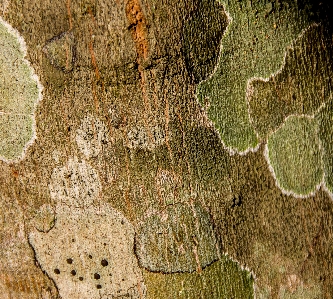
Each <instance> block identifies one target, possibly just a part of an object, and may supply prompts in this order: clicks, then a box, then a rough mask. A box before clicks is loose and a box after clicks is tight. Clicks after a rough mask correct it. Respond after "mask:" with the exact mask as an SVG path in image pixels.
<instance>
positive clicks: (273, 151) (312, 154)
mask: <svg viewBox="0 0 333 299" xmlns="http://www.w3.org/2000/svg"><path fill="white" fill-rule="evenodd" d="M267 148H268V153H267V154H268V157H267V158H268V160H269V162H270V164H271V167H272V168H273V170H274V173H275V176H276V180H277V183H278V185H279V187H280V188H282V189H283V190H285V191H287V192H291V193H295V194H297V195H302V196H304V195H308V194H309V193H311V192H314V191H315V190H316V187H317V186H318V185H319V184H320V183H321V181H322V177H323V170H322V154H321V150H320V145H319V138H318V136H317V123H316V121H315V120H314V119H311V118H310V117H306V116H290V117H289V118H288V119H287V120H286V121H285V123H284V124H283V125H282V127H281V128H279V129H278V130H277V131H276V132H275V133H274V134H272V135H271V137H270V138H269V139H268V144H267Z"/></svg>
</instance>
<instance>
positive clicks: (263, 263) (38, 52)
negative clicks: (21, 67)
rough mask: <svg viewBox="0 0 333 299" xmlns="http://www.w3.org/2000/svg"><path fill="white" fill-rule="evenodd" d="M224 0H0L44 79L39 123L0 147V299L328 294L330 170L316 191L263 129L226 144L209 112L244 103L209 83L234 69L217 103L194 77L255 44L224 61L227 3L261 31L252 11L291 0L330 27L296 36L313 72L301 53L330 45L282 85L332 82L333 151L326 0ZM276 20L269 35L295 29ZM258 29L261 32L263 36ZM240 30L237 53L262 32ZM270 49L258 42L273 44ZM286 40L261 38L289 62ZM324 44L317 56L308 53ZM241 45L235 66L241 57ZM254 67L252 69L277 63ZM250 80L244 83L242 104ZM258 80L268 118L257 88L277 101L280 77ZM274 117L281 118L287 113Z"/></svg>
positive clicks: (262, 17)
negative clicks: (32, 133)
mask: <svg viewBox="0 0 333 299" xmlns="http://www.w3.org/2000/svg"><path fill="white" fill-rule="evenodd" d="M225 2H226V1H221V3H220V2H219V1H208V0H202V1H199V0H190V1H176V0H165V1H157V0H128V1H127V0H126V1H121V0H112V1H102V0H80V1H74V0H72V1H70V0H67V1H65V0H64V1H56V2H54V1H49V0H44V1H39V0H7V1H5V0H4V1H3V2H2V3H1V5H0V13H1V17H2V18H3V20H4V21H5V22H7V23H9V24H10V25H11V26H12V27H13V28H15V29H17V30H18V32H19V34H20V35H21V36H22V38H23V39H24V40H25V42H26V44H27V56H26V59H27V60H28V61H29V62H30V64H31V67H32V68H33V69H34V71H35V73H36V74H37V76H38V78H39V80H40V82H41V84H42V85H43V87H44V89H43V99H42V101H41V102H40V103H39V104H38V105H37V106H36V111H35V113H34V117H35V119H36V128H35V130H36V136H37V138H36V140H35V141H34V142H33V143H32V144H31V145H30V146H29V147H28V149H27V151H26V153H25V155H24V157H23V159H22V160H20V161H18V162H12V163H8V161H2V160H0V187H1V188H0V273H1V274H0V290H1V293H0V298H6V299H7V298H15V299H16V298H23V299H24V298H29V299H30V298H48V299H50V298H62V299H65V298H69V297H68V296H70V297H71V299H72V298H76V297H77V298H108V297H111V298H114V297H116V298H189V299H190V298H193V299H194V298H216V299H217V298H225V299H227V298H240V299H243V298H246V299H247V298H279V299H280V298H295V299H296V298H309V299H310V298H311V299H312V298H331V297H332V296H333V293H332V290H333V276H332V273H333V269H332V265H333V263H332V252H333V251H332V249H333V238H332V234H333V232H332V227H333V201H332V198H331V196H332V195H331V194H330V193H329V192H327V190H326V186H325V185H324V184H322V185H321V187H320V189H319V190H316V192H315V193H314V194H313V195H309V196H306V197H305V198H297V197H293V196H292V195H286V194H284V193H283V190H281V189H280V188H279V186H278V184H277V182H276V180H275V178H274V176H273V174H272V172H271V165H270V164H269V163H268V162H269V161H267V159H265V140H264V141H262V143H260V144H258V148H257V150H256V151H254V152H251V151H250V152H248V153H246V154H242V155H239V154H237V153H231V152H230V149H227V148H226V147H225V146H224V139H223V134H221V132H222V131H221V130H220V129H221V127H218V126H216V122H215V120H216V119H214V117H215V116H216V115H217V116H221V115H224V114H225V113H226V112H227V113H231V114H232V113H235V111H234V110H233V109H229V108H230V107H231V106H230V107H229V108H228V109H229V110H225V111H224V110H222V109H221V107H222V105H221V103H222V102H223V101H225V100H228V101H230V98H223V97H219V96H216V95H218V93H219V92H220V89H219V88H220V87H223V88H225V86H222V85H221V86H215V87H214V88H215V89H216V90H215V89H214V90H215V91H216V92H215V91H214V92H215V93H214V96H216V101H215V102H214V101H211V100H210V99H209V98H208V97H204V96H202V93H201V91H202V89H200V88H198V86H199V84H206V83H207V82H208V81H209V80H211V78H213V77H214V78H215V79H214V80H217V81H219V80H220V81H221V78H222V76H224V77H228V78H233V77H234V78H236V79H237V80H238V79H239V78H243V77H242V76H243V75H244V73H246V71H244V70H242V69H241V67H242V66H244V65H245V63H247V64H250V65H251V64H252V63H254V61H255V59H256V58H253V57H252V56H251V55H252V54H251V55H250V56H247V55H245V58H247V59H250V60H249V61H245V60H244V61H243V60H239V61H238V62H237V61H228V60H227V58H226V57H229V56H228V55H229V54H230V52H228V53H227V54H226V56H225V57H224V58H223V59H226V60H225V61H226V64H224V63H223V61H222V60H221V57H220V56H219V55H220V53H222V51H223V47H226V44H224V43H223V40H225V38H226V37H228V34H229V35H230V34H234V35H231V36H229V37H231V40H234V41H235V40H237V39H236V37H237V38H242V36H240V34H241V29H240V27H239V31H237V30H238V29H237V30H236V31H235V32H232V31H231V30H230V28H232V27H230V26H231V20H230V18H228V16H227V14H229V13H230V11H228V10H227V8H228V7H229V8H233V9H234V8H235V7H236V8H238V6H240V7H241V9H243V10H242V11H241V13H242V19H241V23H242V24H243V25H244V26H245V25H246V26H247V27H246V28H247V29H246V30H247V31H248V33H249V34H250V35H251V34H254V31H251V30H252V29H251V28H252V27H251V26H252V25H253V24H252V25H251V24H250V22H251V21H253V20H255V22H258V24H259V25H258V24H257V25H258V26H259V27H260V26H262V27H260V28H264V27H265V26H266V25H267V24H271V23H270V22H273V21H274V22H275V21H276V22H277V23H276V24H277V25H279V22H284V21H285V20H282V19H283V18H285V17H287V16H290V12H292V14H295V16H296V15H297V18H300V19H301V20H302V22H301V24H302V26H303V25H304V24H306V25H309V26H310V25H311V24H313V23H314V22H316V23H319V22H321V26H323V27H320V28H325V40H322V39H321V36H322V35H321V34H322V31H320V32H319V31H318V32H317V31H312V32H311V33H310V35H311V34H312V35H313V36H314V37H316V38H317V39H316V42H317V41H318V40H319V41H320V40H322V41H323V42H322V43H321V44H320V46H318V47H316V49H315V51H310V50H307V48H306V47H307V45H300V47H299V48H298V49H297V51H298V52H297V55H294V56H293V59H294V61H292V63H291V65H292V64H295V65H297V66H299V68H298V69H297V70H298V71H299V72H302V68H303V67H306V63H304V61H319V62H320V64H318V66H320V67H319V68H316V66H312V67H313V68H314V69H315V70H316V71H317V72H319V73H320V75H321V76H322V77H321V76H318V77H316V80H317V81H315V83H313V82H307V80H310V79H311V80H312V79H313V80H315V79H314V78H312V77H311V76H310V74H308V72H304V75H302V76H301V75H299V76H297V78H298V79H299V81H301V83H302V84H301V87H302V89H301V90H300V89H297V86H296V85H293V84H291V83H290V82H291V81H292V80H293V74H290V72H291V71H289V70H290V69H293V68H292V67H289V66H288V67H286V68H285V70H284V71H282V72H281V73H280V74H279V77H278V80H279V81H278V83H276V84H278V86H279V88H281V89H283V90H284V93H285V94H288V90H285V89H289V87H290V86H293V88H296V89H297V90H295V93H296V94H297V96H298V97H299V98H300V101H301V100H302V99H304V98H302V95H303V94H304V95H306V96H308V97H310V96H311V95H313V94H316V92H315V90H312V89H311V88H312V87H313V86H314V87H315V89H318V90H319V89H322V90H320V94H323V95H325V99H323V102H320V103H327V104H325V105H326V106H323V107H321V109H322V110H319V111H320V113H319V114H318V117H317V116H316V117H315V118H314V120H313V121H316V122H319V125H318V127H319V133H318V136H319V137H318V138H320V140H321V142H323V145H322V146H323V148H324V150H326V152H325V156H324V157H325V161H328V162H329V161H330V160H331V156H330V153H328V150H329V149H330V146H329V144H330V143H331V141H332V140H331V137H330V135H331V134H330V132H331V131H332V129H331V120H330V118H329V115H330V110H331V98H329V97H331V96H332V95H331V94H330V92H331V89H330V80H328V79H327V78H326V77H325V76H324V75H325V74H330V70H331V63H330V61H329V60H328V61H327V62H326V64H325V61H324V60H325V59H322V57H326V56H325V55H326V54H325V53H330V51H331V50H330V48H329V47H326V46H325V45H326V44H327V45H330V47H331V44H329V43H332V39H331V38H330V36H332V34H331V33H332V29H331V26H330V24H329V21H328V19H329V15H330V10H329V6H328V5H329V3H328V2H327V3H326V2H321V4H319V3H314V2H315V1H307V0H304V1H297V2H296V1H295V2H293V3H292V4H290V3H289V2H288V1H264V0H260V1H247V2H246V3H245V2H244V1H240V2H239V1H236V0H235V1H231V0H230V1H227V2H228V5H229V6H226V4H225ZM312 2H313V3H312ZM288 5H290V7H289V6H288ZM257 7H259V8H260V10H258V11H256V9H257ZM288 7H289V8H290V9H289V10H288ZM245 11H246V12H248V13H244V12H245ZM256 16H257V17H256ZM229 17H230V15H229ZM231 17H232V18H233V19H234V21H235V22H236V21H237V15H236V14H235V15H232V16H231ZM279 18H280V19H279ZM279 20H280V21H279ZM297 20H298V19H297ZM304 20H305V21H304ZM278 21H279V22H278ZM288 21H289V20H288ZM294 21H295V20H290V23H292V22H294ZM303 21H304V23H303ZM235 24H236V23H235ZM272 24H273V23H272ZM250 25H251V26H250ZM253 26H254V25H253ZM258 26H257V27H258ZM302 26H301V27H302ZM257 27H256V28H257ZM259 27H258V28H259ZM305 27H306V28H308V26H305ZM305 27H304V28H305ZM235 28H236V27H235ZM237 28H238V27H237ZM244 28H245V27H244ZM244 28H243V29H244ZM260 28H259V29H260ZM290 28H294V27H290ZM290 28H289V29H288V30H291V29H290ZM295 28H296V27H295ZM304 28H303V27H302V28H298V27H297V30H296V31H295V32H292V34H293V35H295V37H294V36H292V38H291V39H290V40H291V41H292V40H294V39H295V38H296V37H297V36H298V35H299V32H301V31H302V29H304ZM243 29H242V30H243ZM298 29H299V30H298ZM244 30H245V29H244ZM270 30H271V31H270V32H271V33H272V35H271V36H270V38H272V39H273V38H275V39H276V40H275V41H274V42H273V43H272V44H269V45H273V46H274V45H275V44H279V38H281V37H284V36H285V35H288V34H289V31H288V34H287V33H286V32H287V31H286V32H284V31H283V30H281V31H278V30H275V29H274V27H272V28H270ZM276 32H279V33H278V34H277V33H276ZM310 35H309V36H310ZM229 37H228V38H229ZM260 38H262V41H263V42H262V44H260V45H265V42H266V40H265V38H266V37H265V35H264V34H263V35H262V36H260ZM288 38H289V35H288ZM243 41H244V43H236V44H235V45H233V47H235V49H236V50H237V51H235V53H242V51H243V50H244V51H248V52H251V51H252V50H251V49H252V48H253V47H254V45H253V40H243ZM0 42H1V36H0ZM254 42H255V43H257V42H258V41H257V40H254ZM284 42H285V40H284ZM308 42H311V38H308V39H307V43H308ZM258 43H259V42H258ZM288 45H290V43H289V44H287V46H288ZM303 46H304V48H303ZM221 47H222V48H221ZM237 47H238V48H237ZM242 47H244V48H242ZM280 48H281V49H280ZM260 49H261V48H260ZM260 49H259V50H260ZM262 49H263V53H265V55H266V54H267V53H270V51H271V50H272V49H270V48H267V47H266V48H265V46H262ZM278 49H279V53H280V52H281V59H278V57H277V56H276V57H275V56H274V57H270V56H269V55H268V56H267V55H266V56H267V57H268V60H269V59H271V60H270V61H274V63H272V64H269V66H272V65H273V64H274V65H277V66H281V65H282V63H283V59H282V58H283V53H285V52H286V51H287V48H286V47H282V46H281V43H280V44H279V47H278ZM275 50H276V49H273V50H272V51H271V52H272V53H275ZM324 50H325V51H326V52H325V51H324ZM323 51H324V53H323ZM289 52H290V51H289ZM251 53H252V52H251ZM260 53H261V52H260V51H258V55H259V54H260ZM318 53H319V54H318ZM317 54H318V55H323V56H320V59H318V60H316V59H311V55H317ZM324 54H325V55H324ZM242 55H243V54H242ZM304 56H306V58H304ZM251 57H252V58H253V60H251V59H252V58H251ZM236 58H237V57H236ZM303 58H304V59H303ZM258 59H259V60H260V59H261V60H260V61H261V62H260V63H262V65H264V66H265V63H266V61H265V60H264V59H262V57H260V58H258ZM302 59H303V60H302ZM236 62H237V63H239V65H240V69H239V70H238V69H237V68H236V69H233V68H231V69H230V68H229V66H230V64H233V63H236ZM314 64H315V63H314ZM233 65H234V64H233ZM263 68H264V67H263ZM260 70H261V69H260V68H259V71H258V74H255V75H256V76H258V77H260V76H261V77H264V78H266V77H267V76H268V75H269V74H268V75H267V74H266V73H265V72H263V74H261V73H260ZM273 71H274V72H276V71H278V70H277V69H274V70H273ZM238 72H239V73H238ZM0 75H1V76H4V74H0ZM240 75H242V76H240ZM324 77H325V78H324ZM286 78H288V80H289V81H287V82H288V83H290V84H286V83H285V80H284V79H286ZM309 78H310V79H309ZM318 78H319V79H318ZM7 79H8V78H7ZM14 79H15V78H14ZM248 79H250V77H249V78H246V80H248ZM326 79H327V80H326ZM205 80H206V81H205ZM246 80H245V81H244V88H243V89H240V90H242V92H243V93H244V97H243V98H244V103H245V104H244V107H245V108H246V88H245V87H247V85H246V82H247V81H246ZM272 80H273V79H272ZM321 80H322V81H321ZM220 81H219V82H220ZM222 81H223V80H222ZM13 82H14V83H13V84H12V86H13V88H15V81H13ZM214 82H215V81H214ZM262 82H263V81H262ZM327 82H329V86H327V84H328V83H327ZM283 83H285V84H283ZM256 84H257V83H256V82H254V84H253V88H255V87H256ZM262 84H263V85H264V84H267V86H266V85H265V86H264V87H263V88H262V89H260V88H259V89H258V90H257V92H256V93H254V94H255V95H256V96H257V97H258V101H257V102H255V103H254V102H251V105H252V104H253V106H251V107H256V109H257V110H256V113H257V111H259V112H258V113H257V118H256V120H257V122H258V123H259V124H258V125H254V124H252V123H250V122H249V124H248V125H249V128H250V129H251V130H252V131H253V132H255V130H256V129H257V128H259V127H260V128H261V129H260V133H261V131H265V133H262V135H265V134H266V131H268V130H269V128H265V127H262V122H261V118H260V117H262V116H263V115H266V114H264V113H260V109H264V108H263V106H262V105H261V103H262V102H264V103H266V102H265V101H264V100H263V96H261V95H260V92H261V91H262V90H263V91H262V93H264V94H268V93H269V95H270V98H269V100H270V101H272V102H274V96H273V95H274V90H273V91H272V90H270V87H271V85H272V84H271V82H270V81H267V82H266V81H265V83H262ZM257 85H260V84H259V83H258V84H257ZM307 87H309V88H310V89H311V90H310V91H311V92H308V89H307ZM0 88H1V85H0ZM229 91H230V90H229ZM237 92H238V91H237ZM318 93H319V91H318ZM288 95H289V94H288ZM326 96H327V97H328V98H327V99H326ZM197 97H198V98H199V99H200V103H199V102H198V100H197ZM288 99H289V98H288ZM252 100H253V101H254V100H256V98H255V97H253V99H251V101H252ZM279 100H280V98H279ZM310 100H311V99H310ZM0 103H1V99H0ZM274 103H275V102H274ZM279 103H280V102H278V104H277V105H278V106H279V109H280V110H283V109H282V108H283V107H282V108H281V107H280V106H281V105H280V104H279ZM255 104H256V105H255ZM275 104H276V103H275ZM319 106H320V105H319ZM269 108H272V107H271V106H270V107H269ZM317 108H318V109H319V107H317V106H316V109H317ZM272 109H273V111H275V110H274V107H273V108H272ZM279 109H278V110H279ZM243 110H244V109H243ZM243 110H242V111H243ZM245 110H246V111H245ZM245 110H244V111H245V112H246V113H249V111H247V108H246V109H245ZM264 110H265V109H264ZM280 110H279V111H280ZM209 111H213V112H214V113H215V114H214V115H215V116H214V117H212V115H213V114H212V113H210V112H209ZM265 112H267V111H265ZM279 113H280V112H279ZM280 114H281V115H287V114H288V113H285V112H284V111H282V112H281V113H280ZM280 114H279V115H280ZM288 115H289V114H288ZM231 117H233V118H237V115H236V116H235V114H232V115H231ZM242 117H247V118H248V119H250V118H249V115H248V114H245V116H244V115H243V116H242ZM280 118H281V117H280ZM280 118H279V121H278V122H274V120H273V121H270V122H269V123H273V125H272V126H271V127H274V128H275V126H278V125H280V124H282V123H283V121H284V120H283V117H282V119H280ZM222 122H224V119H222ZM0 125H1V124H0ZM229 128H230V129H231V130H230V132H231V133H232V132H234V133H235V134H238V133H237V132H238V131H237V130H236V129H235V128H233V127H232V126H230V127H229ZM233 129H235V130H233ZM291 129H292V128H291ZM0 130H4V128H3V126H2V125H1V127H0ZM311 132H312V131H311ZM228 134H229V133H228ZM230 136H231V135H230ZM236 137H237V138H238V137H239V138H245V139H246V138H247V137H246V136H243V135H242V134H240V135H239V136H238V135H237V136H236ZM232 138H234V136H232ZM263 139H265V138H263ZM259 141H260V142H261V140H259ZM299 144H303V143H302V142H299ZM278 145H280V144H278ZM277 148H278V147H277ZM291 148H292V147H291ZM310 148H311V147H310ZM320 149H321V150H322V148H320ZM316 161H317V160H316ZM278 162H279V161H278ZM278 162H277V163H278ZM328 162H327V163H328ZM325 163H326V162H325ZM328 164H329V163H328ZM331 168H332V167H331V166H330V165H327V166H325V167H324V172H329V170H330V169H331ZM300 169H306V167H304V168H302V167H300ZM328 182H330V181H329V180H328ZM327 185H328V187H330V188H331V185H330V184H327ZM71 227H72V228H73V229H72V230H71V229H70V228H71ZM54 236H57V238H56V240H54V242H53V241H52V240H53V239H55V238H54ZM112 240H117V242H115V243H117V244H118V243H119V244H120V245H119V246H117V244H115V243H112ZM122 251H123V252H125V253H122ZM69 254H70V255H71V256H67V255H69ZM119 265H120V266H119ZM122 267H123V268H124V269H126V271H129V272H128V273H130V274H126V273H127V272H126V271H125V270H124V271H122V270H121V269H122ZM81 273H83V274H81ZM123 274H125V276H126V277H122V275H123ZM112 283H113V285H111V284H112ZM73 290H75V291H73ZM68 294H70V295H68Z"/></svg>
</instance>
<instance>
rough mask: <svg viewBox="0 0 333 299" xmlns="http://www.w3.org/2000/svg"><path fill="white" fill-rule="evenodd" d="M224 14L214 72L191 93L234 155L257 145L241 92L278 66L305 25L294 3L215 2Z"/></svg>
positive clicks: (303, 15) (306, 19)
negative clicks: (227, 18)
mask: <svg viewBox="0 0 333 299" xmlns="http://www.w3.org/2000/svg"><path fill="white" fill-rule="evenodd" d="M221 3H222V4H223V6H224V8H225V10H226V12H227V13H228V14H229V16H230V23H229V25H228V28H227V30H226V33H225V34H224V36H223V39H222V51H221V57H220V60H219V64H218V69H217V71H216V72H215V73H214V75H213V76H212V77H211V78H210V79H208V80H207V81H204V82H202V83H201V84H200V85H199V87H198V89H197V96H198V100H199V102H200V103H201V104H202V105H206V104H207V103H208V104H209V108H208V116H209V118H210V119H211V120H212V121H213V123H214V125H215V127H216V128H217V130H218V132H219V134H220V136H221V139H222V141H223V142H224V144H225V145H226V146H227V147H229V148H231V149H234V150H237V151H245V150H247V149H249V148H253V147H255V146H256V145H257V143H258V139H257V135H256V132H255V130H254V128H253V127H252V125H251V123H250V119H249V115H248V106H247V102H246V88H247V83H248V80H249V79H251V78H253V77H264V78H266V77H269V76H270V75H271V74H272V73H274V72H276V71H277V70H278V69H280V68H281V65H282V63H283V57H284V53H285V51H286V47H287V46H288V45H290V44H291V43H292V41H293V40H294V39H295V38H296V37H297V36H298V35H299V34H300V33H301V32H302V30H304V29H305V28H307V27H308V26H309V25H310V24H311V20H310V19H309V17H308V15H309V14H308V13H307V12H305V11H303V10H301V9H300V8H299V7H298V4H297V1H284V2H282V3H280V2H275V3H274V4H273V3H272V2H270V1H265V0H260V1H237V0H229V1H221Z"/></svg>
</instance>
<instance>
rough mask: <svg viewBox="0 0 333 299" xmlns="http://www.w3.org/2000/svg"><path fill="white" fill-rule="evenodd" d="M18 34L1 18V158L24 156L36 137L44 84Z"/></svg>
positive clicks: (14, 158) (12, 159)
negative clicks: (36, 115)
mask: <svg viewBox="0 0 333 299" xmlns="http://www.w3.org/2000/svg"><path fill="white" fill-rule="evenodd" d="M26 54H27V49H26V45H25V42H24V40H23V38H22V37H21V36H20V34H19V33H18V31H16V30H15V29H13V28H12V27H11V26H10V25H9V24H8V23H6V22H5V21H4V20H3V19H2V18H0V86H1V88H0V159H1V160H4V161H7V162H11V161H15V160H17V159H20V158H22V157H23V155H24V152H25V150H26V148H27V147H28V146H29V145H30V144H31V143H32V142H33V140H34V139H35V138H36V134H35V118H34V111H35V107H36V104H37V103H38V101H39V100H40V99H41V98H42V85H41V84H40V82H39V80H38V77H37V76H36V74H35V73H34V70H33V69H32V67H31V65H30V63H29V62H28V61H27V60H26V59H25V56H26Z"/></svg>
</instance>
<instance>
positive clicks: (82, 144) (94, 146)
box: [75, 114, 109, 158]
mask: <svg viewBox="0 0 333 299" xmlns="http://www.w3.org/2000/svg"><path fill="white" fill-rule="evenodd" d="M108 135H109V132H108V130H107V128H106V126H105V124H104V122H102V121H101V120H100V119H98V118H97V117H94V116H92V115H91V114H88V115H87V116H86V117H85V118H83V119H82V121H81V125H80V127H79V128H78V129H77V130H76V137H75V140H76V143H77V145H78V147H79V149H80V151H81V152H82V153H83V154H84V155H85V157H86V158H91V157H96V156H97V155H98V154H99V153H100V152H101V151H102V149H103V146H105V145H106V144H107V143H108V142H109V137H108Z"/></svg>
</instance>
